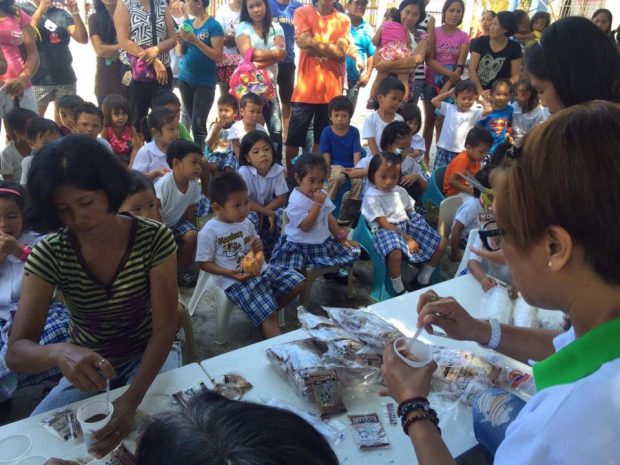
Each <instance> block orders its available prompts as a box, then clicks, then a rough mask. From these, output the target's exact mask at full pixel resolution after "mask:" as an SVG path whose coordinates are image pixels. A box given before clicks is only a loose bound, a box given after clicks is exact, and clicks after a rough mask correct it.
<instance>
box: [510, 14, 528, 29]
mask: <svg viewBox="0 0 620 465" xmlns="http://www.w3.org/2000/svg"><path fill="white" fill-rule="evenodd" d="M512 14H513V15H514V18H515V25H517V26H518V25H519V24H520V23H521V21H523V20H524V19H525V18H527V19H528V20H529V19H530V16H529V15H528V14H527V11H525V10H514V11H513V12H512Z"/></svg>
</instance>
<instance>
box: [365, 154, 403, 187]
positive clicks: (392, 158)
mask: <svg viewBox="0 0 620 465" xmlns="http://www.w3.org/2000/svg"><path fill="white" fill-rule="evenodd" d="M384 161H385V162H386V163H391V164H393V165H401V164H402V162H403V160H402V158H400V156H399V155H396V154H395V153H392V152H379V153H378V154H376V155H375V156H374V157H372V160H370V164H369V165H368V175H367V176H368V181H370V182H371V183H373V184H374V183H375V174H377V171H378V170H379V167H380V166H381V163H383V162H384Z"/></svg>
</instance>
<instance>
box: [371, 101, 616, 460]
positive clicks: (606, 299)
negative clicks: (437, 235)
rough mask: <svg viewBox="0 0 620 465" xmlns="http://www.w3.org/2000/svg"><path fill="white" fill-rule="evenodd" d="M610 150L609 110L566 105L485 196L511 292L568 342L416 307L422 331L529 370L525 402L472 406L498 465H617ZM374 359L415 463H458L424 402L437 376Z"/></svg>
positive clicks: (446, 308)
mask: <svg viewBox="0 0 620 465" xmlns="http://www.w3.org/2000/svg"><path fill="white" fill-rule="evenodd" d="M618 146H620V108H619V107H618V106H617V105H614V104H612V103H609V102H604V101H593V102H590V103H586V104H581V105H577V106H573V107H571V108H568V109H565V110H563V111H561V112H559V113H558V114H557V115H554V116H552V117H551V118H550V119H549V120H548V121H546V122H545V123H543V124H541V125H539V126H537V127H535V128H534V129H533V130H532V132H531V133H530V134H529V135H528V137H527V139H526V142H525V145H524V147H523V148H522V151H521V152H520V153H516V154H513V158H514V160H512V161H511V162H510V163H508V166H507V167H505V168H501V169H500V175H499V182H497V183H496V184H497V185H495V186H494V187H495V189H494V190H495V202H494V210H495V214H496V221H497V225H498V226H499V228H500V230H501V234H502V249H503V251H504V254H505V257H506V261H507V263H508V266H509V269H510V272H511V275H512V279H513V282H514V283H515V285H516V286H517V287H518V288H519V290H520V292H521V294H522V295H523V297H524V298H525V300H526V301H527V302H528V303H529V304H531V305H533V306H538V307H542V308H547V309H557V310H558V311H562V312H564V314H565V315H566V316H568V318H569V319H570V321H571V323H572V328H571V329H570V330H569V331H567V332H565V333H560V332H554V331H549V330H543V329H534V328H517V327H512V326H509V325H499V324H498V323H497V322H496V321H493V320H490V321H482V320H476V319H474V318H472V317H471V316H470V315H469V314H468V313H467V312H466V311H465V310H464V309H463V308H462V307H461V306H460V305H459V304H458V303H457V302H456V301H455V300H454V299H452V298H441V297H438V296H437V295H436V294H433V293H431V292H427V293H426V294H423V295H422V296H421V298H420V301H419V303H418V313H419V319H418V324H419V325H421V326H422V325H423V326H425V327H426V328H427V329H429V330H430V328H431V326H430V325H431V324H432V325H436V326H438V327H440V328H441V329H443V330H444V331H445V332H446V333H447V335H448V336H449V337H452V338H453V339H457V340H469V341H475V342H478V343H479V344H481V345H485V346H487V347H490V348H492V349H495V350H497V351H499V352H501V353H503V354H505V355H507V356H509V357H512V358H515V359H517V360H520V361H521V362H523V363H528V362H530V361H534V362H536V363H535V364H534V366H533V371H534V379H535V381H536V388H537V393H536V394H535V395H534V396H533V397H532V398H531V399H530V400H529V401H528V402H527V403H525V402H524V401H522V400H521V399H519V398H517V397H516V396H514V395H513V394H511V393H508V392H506V391H501V390H497V389H493V390H490V391H485V392H483V393H482V394H479V395H478V397H476V398H475V399H474V402H473V416H474V432H475V434H476V438H477V439H478V441H479V442H480V443H481V444H482V446H483V448H484V449H485V450H486V452H487V453H488V454H489V456H494V460H493V463H494V464H495V465H503V464H510V465H521V464H523V465H525V464H535V463H541V464H542V463H544V464H550V463H561V464H563V465H571V464H575V465H577V464H584V463H597V464H598V463H607V464H618V463H620V442H619V441H618V440H617V438H618V437H620V422H619V421H618V417H619V416H620V402H619V401H618V392H619V389H618V382H619V380H620V337H618V334H620V268H619V267H618V262H619V261H620V241H618V236H617V234H618V233H617V228H614V227H613V225H617V224H618V211H620V184H619V183H618V179H619V178H620V157H618V154H617V147H618ZM593 154H596V156H593ZM575 173H579V175H575ZM383 356H384V358H383V361H384V366H383V373H384V376H385V380H386V383H387V386H388V390H389V393H390V395H391V396H392V397H393V398H394V399H395V400H396V402H398V403H399V404H401V410H400V411H403V410H404V411H406V412H408V413H407V415H406V417H405V418H403V424H404V426H405V430H406V432H407V434H408V436H409V437H410V439H411V441H412V443H413V446H414V448H415V452H416V455H417V458H418V462H419V463H420V464H421V465H425V464H433V465H438V464H439V465H443V464H454V463H456V462H455V461H454V459H453V458H452V457H451V455H450V452H449V450H448V448H447V447H446V445H445V443H444V441H443V439H442V438H441V435H440V433H439V431H438V429H437V427H436V426H435V425H436V423H435V420H436V415H435V414H434V411H432V410H429V405H428V402H427V401H425V400H424V399H423V398H426V397H427V396H428V394H429V390H430V380H431V376H432V373H433V371H434V370H435V369H436V368H437V365H436V364H435V363H431V364H429V365H427V366H425V367H423V368H419V369H413V368H410V367H409V366H407V365H405V364H404V363H402V362H401V361H400V360H399V358H398V357H397V356H396V355H395V354H394V351H393V349H392V347H391V345H388V346H387V348H386V350H385V351H384V354H383ZM408 399H411V400H408ZM440 424H441V423H440Z"/></svg>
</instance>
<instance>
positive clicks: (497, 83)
mask: <svg viewBox="0 0 620 465" xmlns="http://www.w3.org/2000/svg"><path fill="white" fill-rule="evenodd" d="M499 86H508V92H509V93H510V94H512V81H510V79H506V78H499V79H496V80H495V81H493V84H492V85H491V93H493V92H495V90H496V89H497V88H498V87H499Z"/></svg>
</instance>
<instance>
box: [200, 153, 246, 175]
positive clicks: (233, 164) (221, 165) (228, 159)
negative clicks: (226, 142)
mask: <svg viewBox="0 0 620 465" xmlns="http://www.w3.org/2000/svg"><path fill="white" fill-rule="evenodd" d="M207 161H208V162H209V163H215V165H216V166H217V169H218V170H220V171H224V170H225V169H226V168H230V169H232V170H234V171H237V170H238V169H239V160H237V157H235V153H234V152H211V154H210V155H209V157H208V158H207Z"/></svg>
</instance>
